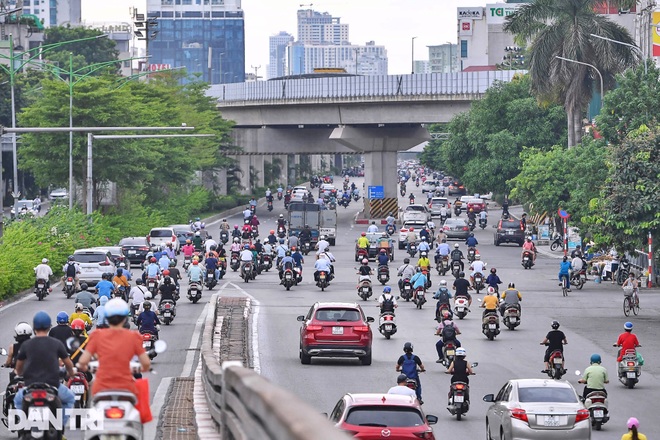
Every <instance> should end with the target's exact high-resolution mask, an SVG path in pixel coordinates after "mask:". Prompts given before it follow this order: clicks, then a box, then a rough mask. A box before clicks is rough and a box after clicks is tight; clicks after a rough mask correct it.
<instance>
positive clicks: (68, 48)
mask: <svg viewBox="0 0 660 440" xmlns="http://www.w3.org/2000/svg"><path fill="white" fill-rule="evenodd" d="M102 35H103V32H101V31H100V30H98V29H92V28H85V27H78V26H76V27H71V26H55V27H50V28H47V29H46V30H45V32H44V45H46V44H57V43H63V42H65V41H72V40H80V39H83V38H91V37H99V38H98V39H96V40H87V41H81V42H80V43H71V44H65V45H62V46H60V47H56V48H53V49H51V50H49V51H48V52H47V53H46V59H48V60H52V61H57V62H59V63H60V67H63V68H67V69H68V67H69V54H70V53H73V54H74V55H81V56H83V57H84V59H85V63H86V64H87V65H89V64H94V63H104V62H107V61H112V60H116V59H117V57H118V56H119V52H118V51H117V47H116V45H115V42H114V41H112V40H111V39H109V38H107V37H103V38H102V37H101V36H102ZM117 67H119V66H117Z"/></svg>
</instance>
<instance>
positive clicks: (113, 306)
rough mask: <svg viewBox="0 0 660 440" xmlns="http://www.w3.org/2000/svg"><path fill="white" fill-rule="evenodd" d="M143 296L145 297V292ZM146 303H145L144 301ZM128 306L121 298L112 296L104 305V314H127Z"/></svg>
mask: <svg viewBox="0 0 660 440" xmlns="http://www.w3.org/2000/svg"><path fill="white" fill-rule="evenodd" d="M144 298H145V299H146V298H147V294H146V293H145V295H144ZM145 304H146V303H145ZM128 313H129V307H128V303H127V302H126V301H124V300H123V299H121V298H113V299H111V300H110V301H108V303H107V304H106V305H105V316H106V317H107V318H110V317H112V316H128Z"/></svg>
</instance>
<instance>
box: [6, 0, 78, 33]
mask: <svg viewBox="0 0 660 440" xmlns="http://www.w3.org/2000/svg"><path fill="white" fill-rule="evenodd" d="M0 4H2V6H4V7H6V8H7V9H14V8H20V7H22V8H23V12H22V13H23V14H29V15H34V16H35V17H37V18H38V19H39V20H40V21H41V22H42V23H43V25H44V26H45V27H51V26H66V25H71V26H80V24H81V22H82V18H81V9H82V8H81V0H0Z"/></svg>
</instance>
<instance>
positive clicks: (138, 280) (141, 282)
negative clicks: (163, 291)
mask: <svg viewBox="0 0 660 440" xmlns="http://www.w3.org/2000/svg"><path fill="white" fill-rule="evenodd" d="M135 284H137V285H138V286H141V285H143V284H144V281H142V278H138V279H137V280H135Z"/></svg>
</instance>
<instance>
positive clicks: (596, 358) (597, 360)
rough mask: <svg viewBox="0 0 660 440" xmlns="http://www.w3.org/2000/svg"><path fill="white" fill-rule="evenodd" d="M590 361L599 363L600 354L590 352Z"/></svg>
mask: <svg viewBox="0 0 660 440" xmlns="http://www.w3.org/2000/svg"><path fill="white" fill-rule="evenodd" d="M589 362H590V363H592V364H600V362H601V360H600V355H599V354H592V355H591V359H590V360H589Z"/></svg>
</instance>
